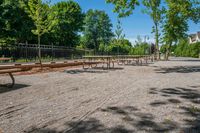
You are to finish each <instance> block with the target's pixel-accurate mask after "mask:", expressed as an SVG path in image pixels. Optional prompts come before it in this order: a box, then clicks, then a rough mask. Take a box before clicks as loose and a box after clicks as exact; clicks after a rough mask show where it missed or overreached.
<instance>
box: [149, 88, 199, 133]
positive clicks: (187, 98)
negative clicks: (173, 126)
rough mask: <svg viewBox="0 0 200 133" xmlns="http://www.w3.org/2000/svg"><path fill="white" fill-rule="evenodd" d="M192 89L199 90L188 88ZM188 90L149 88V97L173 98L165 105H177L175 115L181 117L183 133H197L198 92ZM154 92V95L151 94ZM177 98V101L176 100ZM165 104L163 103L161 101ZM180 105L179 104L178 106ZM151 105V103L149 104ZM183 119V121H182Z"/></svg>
mask: <svg viewBox="0 0 200 133" xmlns="http://www.w3.org/2000/svg"><path fill="white" fill-rule="evenodd" d="M190 87H192V88H195V89H197V88H199V87H200V86H190ZM195 89H189V88H182V87H176V88H164V89H161V90H159V89H156V88H154V89H152V88H150V92H149V94H151V95H160V96H163V95H168V96H169V97H174V98H170V99H167V101H166V103H168V104H170V103H172V104H179V106H180V107H179V108H177V109H178V110H180V111H178V112H177V113H180V114H181V115H183V122H184V123H185V125H184V126H183V127H185V128H183V129H182V131H183V132H184V133H199V131H200V106H199V105H200V91H198V90H195ZM152 92H155V93H152ZM177 98H178V99H177ZM163 102H165V101H163ZM184 102H190V103H191V104H189V105H188V104H184ZM180 103H181V104H180ZM150 105H151V103H150ZM184 118H185V119H184Z"/></svg>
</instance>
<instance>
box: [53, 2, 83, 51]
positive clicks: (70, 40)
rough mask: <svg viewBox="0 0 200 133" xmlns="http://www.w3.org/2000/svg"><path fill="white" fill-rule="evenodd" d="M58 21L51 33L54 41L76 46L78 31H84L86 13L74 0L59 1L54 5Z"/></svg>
mask: <svg viewBox="0 0 200 133" xmlns="http://www.w3.org/2000/svg"><path fill="white" fill-rule="evenodd" d="M52 10H53V11H54V14H55V19H56V20H57V23H56V24H55V25H54V27H53V31H52V33H51V34H50V36H52V41H53V42H56V44H59V45H62V46H63V45H65V46H69V47H74V46H75V45H76V44H78V41H79V35H78V32H81V31H82V28H83V27H82V26H83V19H84V15H83V13H82V10H81V7H80V6H79V4H78V3H76V2H74V1H71V0H70V1H66V2H64V1H62V2H58V3H57V4H55V5H54V6H53V7H52Z"/></svg>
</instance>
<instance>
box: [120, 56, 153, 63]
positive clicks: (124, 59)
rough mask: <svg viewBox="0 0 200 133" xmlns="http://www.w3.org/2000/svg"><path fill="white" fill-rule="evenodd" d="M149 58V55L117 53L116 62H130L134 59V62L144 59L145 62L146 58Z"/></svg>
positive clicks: (140, 61)
mask: <svg viewBox="0 0 200 133" xmlns="http://www.w3.org/2000/svg"><path fill="white" fill-rule="evenodd" d="M150 58H151V55H118V64H120V62H121V63H122V64H126V62H127V64H130V63H131V62H132V61H135V62H136V64H142V61H143V60H144V61H145V63H146V64H147V62H148V60H149V59H150Z"/></svg>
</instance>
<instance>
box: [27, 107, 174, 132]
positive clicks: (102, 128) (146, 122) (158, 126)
mask: <svg viewBox="0 0 200 133" xmlns="http://www.w3.org/2000/svg"><path fill="white" fill-rule="evenodd" d="M98 111H100V112H104V113H105V112H106V113H110V114H111V115H113V116H112V117H119V118H120V119H122V121H124V122H125V124H126V125H131V126H132V128H133V129H128V128H127V127H125V126H123V125H117V123H116V125H117V126H114V127H107V126H106V125H105V124H104V123H102V122H101V121H100V120H98V119H96V118H88V119H87V120H82V121H70V122H66V123H65V126H66V130H63V131H60V132H64V133H136V132H138V131H142V132H149V133H151V132H155V133H163V132H170V131H173V130H175V129H176V128H177V126H178V125H177V124H176V123H174V122H172V121H164V122H161V123H156V122H155V121H154V116H153V115H152V114H150V113H142V112H140V110H138V109H137V108H135V107H132V106H124V107H117V106H112V107H107V108H103V109H99V110H98ZM112 117H111V118H112ZM26 132H29V133H30V132H31V133H59V132H58V131H57V130H56V129H45V128H42V129H40V128H32V129H31V130H30V131H26Z"/></svg>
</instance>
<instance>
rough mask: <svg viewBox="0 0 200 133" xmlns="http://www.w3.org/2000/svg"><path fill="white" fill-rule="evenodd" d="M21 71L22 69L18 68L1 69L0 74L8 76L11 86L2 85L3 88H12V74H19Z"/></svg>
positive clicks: (13, 82) (13, 81) (13, 80)
mask: <svg viewBox="0 0 200 133" xmlns="http://www.w3.org/2000/svg"><path fill="white" fill-rule="evenodd" d="M21 71H22V69H20V68H13V69H2V70H0V74H8V75H9V76H10V78H11V80H12V83H11V84H6V85H3V86H6V87H9V88H12V87H13V86H14V85H15V78H14V76H13V73H16V72H21Z"/></svg>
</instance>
